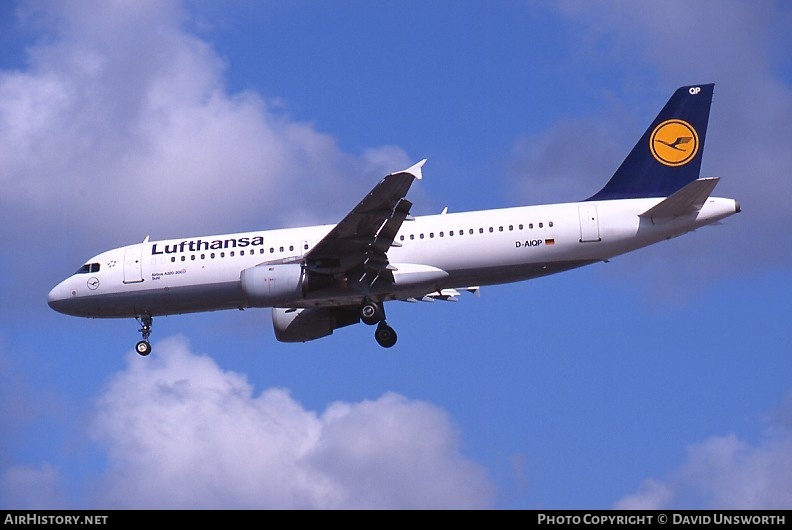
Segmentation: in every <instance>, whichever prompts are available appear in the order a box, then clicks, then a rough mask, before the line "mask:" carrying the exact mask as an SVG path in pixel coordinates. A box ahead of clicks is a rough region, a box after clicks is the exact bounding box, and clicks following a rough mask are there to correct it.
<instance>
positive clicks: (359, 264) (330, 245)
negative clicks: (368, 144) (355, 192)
mask: <svg viewBox="0 0 792 530" xmlns="http://www.w3.org/2000/svg"><path fill="white" fill-rule="evenodd" d="M425 162H426V160H421V161H420V162H418V163H417V164H415V165H414V166H412V167H410V168H407V169H405V170H404V171H399V172H397V173H391V174H390V175H388V176H386V177H385V178H384V179H382V180H381V181H380V183H379V184H377V185H376V186H375V187H374V189H373V190H371V192H369V194H368V195H367V196H366V197H364V198H363V200H362V201H360V202H359V203H358V205H357V206H355V207H354V208H353V209H352V211H351V212H349V213H348V214H347V215H346V217H344V218H343V219H342V220H341V222H339V223H338V224H337V225H336V226H335V227H334V228H333V229H332V230H331V231H330V232H329V233H328V234H327V235H326V236H325V237H324V238H323V239H322V240H321V241H319V242H318V243H317V244H316V245H315V246H314V247H313V248H312V249H311V250H310V251H309V252H308V253H307V254H306V255H305V256H304V260H305V266H306V268H307V269H308V270H312V271H315V272H319V273H323V274H338V273H346V274H347V275H348V278H349V280H350V281H357V282H360V283H362V284H364V285H368V286H371V285H373V284H374V282H376V281H377V280H378V279H379V278H385V279H388V280H390V281H393V274H392V273H391V271H392V270H393V267H392V266H391V265H390V263H389V262H388V256H387V251H388V249H390V248H391V247H392V246H399V243H398V242H395V241H394V238H395V237H396V234H397V232H398V231H399V228H400V227H401V224H402V223H403V222H404V221H405V219H408V218H409V217H410V208H411V207H412V203H411V202H410V201H408V200H407V199H406V198H405V196H406V195H407V191H408V190H409V189H410V186H411V185H412V183H413V181H414V180H415V179H421V178H422V175H421V168H422V167H423V165H424V163H425ZM364 282H365V283H364Z"/></svg>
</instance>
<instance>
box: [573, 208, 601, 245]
mask: <svg viewBox="0 0 792 530" xmlns="http://www.w3.org/2000/svg"><path fill="white" fill-rule="evenodd" d="M578 215H579V216H580V242H581V243H588V242H592V241H602V238H601V237H600V231H599V219H598V217H597V205H596V204H583V205H581V206H578Z"/></svg>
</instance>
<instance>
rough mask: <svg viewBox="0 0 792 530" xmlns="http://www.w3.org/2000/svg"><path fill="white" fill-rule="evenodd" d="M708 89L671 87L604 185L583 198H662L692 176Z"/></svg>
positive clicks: (709, 100) (700, 150)
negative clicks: (665, 100) (640, 134)
mask: <svg viewBox="0 0 792 530" xmlns="http://www.w3.org/2000/svg"><path fill="white" fill-rule="evenodd" d="M714 88H715V85H714V84H708V85H693V86H684V87H681V88H679V89H677V91H676V92H674V95H673V96H671V99H669V100H668V103H666V105H665V107H663V110H661V111H660V114H658V115H657V117H656V118H655V119H654V121H653V122H652V124H651V125H650V126H649V128H648V129H646V132H645V133H644V134H643V136H641V139H640V140H638V143H637V144H635V147H633V150H632V151H630V154H629V155H627V158H625V159H624V162H622V164H621V166H619V169H617V170H616V173H614V174H613V177H611V179H610V180H609V181H608V183H607V184H606V185H605V187H604V188H602V189H601V190H600V191H599V192H598V193H597V194H595V195H593V196H592V197H589V198H588V199H587V200H589V201H599V200H610V199H634V198H642V197H667V196H669V195H671V194H672V193H674V192H675V191H677V190H679V189H681V188H683V187H684V186H685V185H687V184H689V183H690V182H692V181H694V180H696V179H697V178H698V177H699V172H700V170H701V156H702V154H703V152H704V138H705V136H706V133H707V122H708V121H709V113H710V105H711V104H712V94H713V89H714Z"/></svg>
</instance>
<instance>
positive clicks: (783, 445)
mask: <svg viewBox="0 0 792 530" xmlns="http://www.w3.org/2000/svg"><path fill="white" fill-rule="evenodd" d="M790 413H792V400H790V399H787V400H786V402H785V403H784V404H783V405H782V407H781V410H780V411H779V413H778V414H777V415H776V417H775V418H773V421H772V423H771V424H770V425H769V426H768V428H767V429H766V430H765V432H763V433H762V436H761V438H760V440H759V441H758V443H756V444H753V445H752V444H750V443H748V442H746V441H744V440H741V439H739V438H738V437H737V436H735V435H733V434H729V435H725V436H712V437H710V438H709V439H707V440H705V441H704V442H702V443H700V444H696V445H693V446H691V447H689V448H688V451H687V457H686V460H685V462H684V463H683V464H682V465H681V466H680V467H679V468H678V469H676V470H674V471H673V472H672V473H670V474H669V478H668V479H666V480H665V481H658V480H654V479H652V480H648V481H646V482H645V483H644V484H643V485H642V486H641V488H640V489H639V491H638V492H636V493H634V494H631V495H628V496H626V497H624V498H622V499H620V500H619V501H618V502H617V503H616V505H615V508H618V509H663V508H678V509H704V508H706V509H788V508H789V507H790V506H792V429H790V426H789V425H788V424H787V423H785V422H784V417H785V416H788V415H789V414H790Z"/></svg>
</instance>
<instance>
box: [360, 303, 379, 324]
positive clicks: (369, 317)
mask: <svg viewBox="0 0 792 530" xmlns="http://www.w3.org/2000/svg"><path fill="white" fill-rule="evenodd" d="M360 320H362V321H363V323H364V324H368V325H369V326H373V325H374V324H378V323H379V322H382V321H383V320H385V310H384V308H383V307H382V304H381V303H379V304H378V303H376V302H364V303H363V305H362V306H360Z"/></svg>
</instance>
